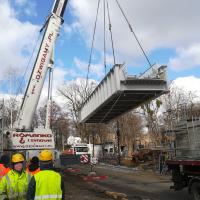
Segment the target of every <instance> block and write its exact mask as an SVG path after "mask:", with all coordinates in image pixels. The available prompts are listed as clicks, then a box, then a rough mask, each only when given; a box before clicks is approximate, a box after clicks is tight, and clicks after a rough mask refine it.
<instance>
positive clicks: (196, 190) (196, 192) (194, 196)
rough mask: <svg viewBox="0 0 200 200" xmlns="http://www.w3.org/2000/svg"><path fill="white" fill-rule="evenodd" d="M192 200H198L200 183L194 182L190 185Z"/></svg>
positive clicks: (199, 199)
mask: <svg viewBox="0 0 200 200" xmlns="http://www.w3.org/2000/svg"><path fill="white" fill-rule="evenodd" d="M191 196H192V200H200V182H197V181H196V182H194V183H192V185H191Z"/></svg>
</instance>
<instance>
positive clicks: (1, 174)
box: [0, 164, 10, 180]
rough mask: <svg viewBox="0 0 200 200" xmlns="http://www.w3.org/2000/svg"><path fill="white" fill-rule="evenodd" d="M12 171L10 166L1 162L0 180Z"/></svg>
mask: <svg viewBox="0 0 200 200" xmlns="http://www.w3.org/2000/svg"><path fill="white" fill-rule="evenodd" d="M9 171H10V168H8V167H5V166H4V164H0V180H1V179H2V177H3V176H5V175H6V174H7V173H8V172H9Z"/></svg>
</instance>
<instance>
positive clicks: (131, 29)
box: [115, 0, 152, 67]
mask: <svg viewBox="0 0 200 200" xmlns="http://www.w3.org/2000/svg"><path fill="white" fill-rule="evenodd" d="M115 1H116V3H117V5H118V7H119V9H120V11H121V13H122V15H123V16H124V18H125V20H126V22H127V24H128V26H129V29H130V31H131V32H132V33H133V35H134V37H135V39H136V41H137V43H138V45H139V47H140V49H141V50H142V53H143V54H144V56H145V58H146V60H147V62H148V64H149V66H150V67H152V64H151V62H150V60H149V59H148V57H147V54H146V53H145V51H144V49H143V47H142V45H141V43H140V41H139V40H138V37H137V35H136V34H135V32H134V31H133V28H132V26H131V24H130V23H129V21H128V19H127V17H126V15H125V13H124V11H123V9H122V7H121V5H120V4H119V2H118V0H115Z"/></svg>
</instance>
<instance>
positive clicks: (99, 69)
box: [74, 57, 104, 78]
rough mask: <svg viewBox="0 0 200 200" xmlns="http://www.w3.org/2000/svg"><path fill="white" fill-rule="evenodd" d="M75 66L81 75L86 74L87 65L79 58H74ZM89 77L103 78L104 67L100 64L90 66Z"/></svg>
mask: <svg viewBox="0 0 200 200" xmlns="http://www.w3.org/2000/svg"><path fill="white" fill-rule="evenodd" d="M74 63H75V66H76V67H77V68H78V69H79V70H80V71H81V72H82V75H83V74H85V75H86V74H87V70H88V63H86V62H84V61H81V60H80V59H79V58H76V57H75V58H74ZM89 76H90V77H91V76H95V77H96V78H102V77H103V76H104V67H103V65H102V64H91V65H90V68H89Z"/></svg>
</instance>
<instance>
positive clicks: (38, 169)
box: [26, 167, 40, 176]
mask: <svg viewBox="0 0 200 200" xmlns="http://www.w3.org/2000/svg"><path fill="white" fill-rule="evenodd" d="M26 171H27V172H29V173H31V175H32V176H33V175H34V174H37V173H38V172H40V168H37V169H36V170H35V171H32V172H31V171H30V170H29V168H28V167H27V168H26Z"/></svg>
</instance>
